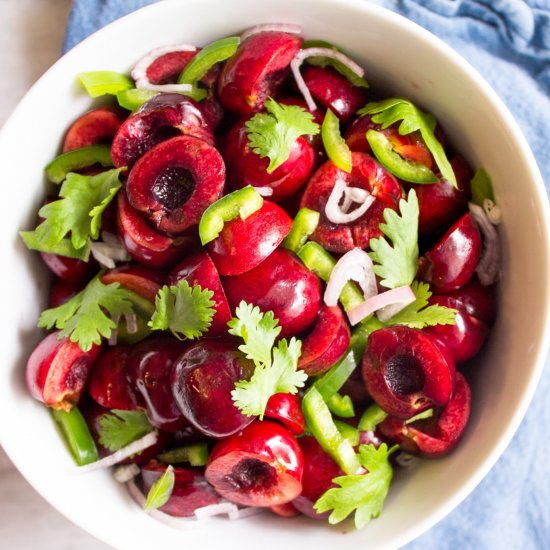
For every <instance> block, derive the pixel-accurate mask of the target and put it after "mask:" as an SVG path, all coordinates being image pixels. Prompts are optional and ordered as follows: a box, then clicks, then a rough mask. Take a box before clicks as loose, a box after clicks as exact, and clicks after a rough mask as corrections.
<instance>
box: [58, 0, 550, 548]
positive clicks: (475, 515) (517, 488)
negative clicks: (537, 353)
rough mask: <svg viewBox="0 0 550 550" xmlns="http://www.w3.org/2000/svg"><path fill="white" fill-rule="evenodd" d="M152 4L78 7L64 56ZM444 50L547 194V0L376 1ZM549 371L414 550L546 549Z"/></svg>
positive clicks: (109, 1) (106, 1) (549, 537)
mask: <svg viewBox="0 0 550 550" xmlns="http://www.w3.org/2000/svg"><path fill="white" fill-rule="evenodd" d="M154 1H155V0H74V5H73V9H72V12H71V16H70V19H69V24H68V28H67V34H66V39H65V44H64V49H65V50H67V49H69V48H71V47H72V46H74V45H75V44H77V43H78V42H79V41H80V40H82V39H83V38H85V37H86V36H88V35H89V34H91V33H92V32H94V31H95V30H97V29H99V28H100V27H102V26H104V25H106V24H107V23H110V22H111V21H113V20H115V19H117V18H119V17H121V16H122V15H125V14H127V13H129V12H131V11H133V10H136V9H138V8H140V7H143V6H145V5H147V4H151V3H153V2H154ZM375 3H376V4H379V5H382V6H385V7H387V8H389V9H391V10H393V11H396V12H398V13H400V14H401V15H404V16H405V17H408V18H409V19H412V20H413V21H415V22H417V23H419V24H420V25H422V26H423V27H425V28H426V29H428V30H429V31H431V32H432V33H434V34H436V35H437V36H439V37H440V38H442V39H443V40H444V41H445V42H447V43H448V44H450V45H451V46H452V47H453V48H454V49H455V50H457V51H458V52H459V53H460V54H461V55H462V56H463V57H465V58H466V59H467V60H468V61H469V62H470V63H471V64H472V65H473V66H474V67H476V68H477V69H478V70H479V71H480V73H481V74H483V75H484V77H485V78H486V79H487V80H488V81H489V83H490V84H491V85H492V86H493V88H494V89H495V90H496V92H497V93H498V94H499V95H500V97H501V98H502V99H503V100H504V102H505V103H506V105H507V106H508V108H509V109H510V111H511V112H512V114H513V115H514V117H515V118H516V120H517V121H518V123H519V125H520V127H521V129H522V130H523V132H524V133H525V135H526V137H527V140H528V141H529V144H530V145H531V148H532V149H533V151H534V153H535V156H536V158H537V161H538V163H539V166H540V169H541V172H542V175H543V178H544V180H545V181H546V185H547V190H548V189H550V187H549V185H550V0H375ZM549 395H550V370H549V368H546V370H545V372H544V374H543V377H542V380H541V383H540V385H539V388H538V390H537V393H536V395H535V398H534V400H533V403H532V405H531V406H530V408H529V411H528V412H527V415H526V417H525V419H524V421H523V423H522V424H521V427H520V429H519V431H518V433H517V434H516V436H515V437H514V439H513V440H512V442H511V444H510V446H509V447H508V449H507V450H506V452H505V453H504V454H503V456H502V457H501V459H500V460H499V461H498V463H497V464H496V465H495V467H494V468H493V469H492V470H491V472H490V473H489V475H488V476H487V477H486V478H485V479H484V480H483V481H482V482H481V484H480V485H479V486H478V487H477V488H476V490H475V491H474V492H473V493H472V494H471V495H470V496H469V497H468V498H467V499H466V500H465V501H464V502H463V503H462V504H461V505H460V506H458V508H456V509H455V510H454V511H453V512H452V513H451V514H450V515H449V516H447V517H446V518H445V519H444V520H443V521H441V522H440V523H439V524H437V525H436V526H435V527H434V528H432V529H431V530H430V531H429V532H427V533H426V534H424V535H423V536H421V537H420V538H418V539H417V540H416V541H414V542H413V543H411V544H409V545H408V546H407V548H408V549H410V550H416V549H418V550H421V549H422V550H431V549H433V550H446V549H449V550H451V549H452V550H455V549H459V550H463V549H468V550H469V549H472V550H484V549H487V550H495V549H499V550H500V549H503V550H504V549H513V550H515V549H520V548H521V549H522V550H531V549H532V550H544V549H550V469H549V462H550V454H549V451H548V449H549V443H548V440H549V435H548V428H547V425H548V422H549V421H550V399H549V397H548V396H549Z"/></svg>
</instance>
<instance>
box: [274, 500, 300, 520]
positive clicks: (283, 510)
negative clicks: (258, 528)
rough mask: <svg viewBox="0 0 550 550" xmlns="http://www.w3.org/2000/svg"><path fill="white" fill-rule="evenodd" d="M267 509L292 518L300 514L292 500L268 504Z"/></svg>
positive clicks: (283, 516)
mask: <svg viewBox="0 0 550 550" xmlns="http://www.w3.org/2000/svg"><path fill="white" fill-rule="evenodd" d="M269 509H270V510H271V511H272V512H273V513H274V514H276V515H277V516H280V517H282V518H294V517H296V516H299V515H300V512H299V511H298V510H297V509H296V508H295V507H294V505H293V504H292V502H285V503H284V504H276V505H275V506H270V507H269Z"/></svg>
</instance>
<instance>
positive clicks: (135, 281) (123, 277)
mask: <svg viewBox="0 0 550 550" xmlns="http://www.w3.org/2000/svg"><path fill="white" fill-rule="evenodd" d="M101 281H102V282H103V283H105V284H106V285H108V284H109V283H120V285H122V286H123V287H125V288H127V289H128V290H131V291H132V292H135V293H136V294H139V295H140V296H143V297H144V298H146V299H147V300H149V301H151V302H154V300H155V297H156V295H157V292H158V291H159V289H160V287H161V286H162V285H163V284H164V274H163V273H161V272H160V271H156V270H153V269H148V268H146V267H141V266H134V265H132V266H122V267H117V268H115V269H111V270H109V271H106V272H105V273H103V275H102V276H101Z"/></svg>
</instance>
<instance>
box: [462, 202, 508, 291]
mask: <svg viewBox="0 0 550 550" xmlns="http://www.w3.org/2000/svg"><path fill="white" fill-rule="evenodd" d="M468 207H469V209H470V213H471V214H472V217H473V218H474V220H475V221H476V223H477V225H478V227H479V230H480V231H481V234H482V235H483V249H482V251H481V257H480V258H479V262H478V263H477V266H476V273H477V276H478V278H479V282H480V283H481V284H482V285H483V286H489V285H492V284H493V283H494V282H495V281H496V280H497V279H498V276H499V270H500V241H499V238H498V233H497V230H496V229H495V226H494V225H493V224H492V223H491V221H490V220H489V218H488V217H487V214H485V211H484V210H483V208H481V206H478V205H477V204H474V203H473V202H470V203H468Z"/></svg>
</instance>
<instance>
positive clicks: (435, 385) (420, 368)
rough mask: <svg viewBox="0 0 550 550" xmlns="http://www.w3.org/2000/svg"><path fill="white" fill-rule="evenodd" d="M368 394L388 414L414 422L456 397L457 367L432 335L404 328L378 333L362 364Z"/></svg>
mask: <svg viewBox="0 0 550 550" xmlns="http://www.w3.org/2000/svg"><path fill="white" fill-rule="evenodd" d="M362 372H363V378H364V380H365V383H366V385H367V390H368V392H369V394H370V395H371V396H372V398H373V399H374V400H375V401H376V403H378V405H379V406H380V407H381V408H382V409H384V410H385V411H386V412H387V413H388V414H391V415H393V416H396V417H398V418H405V419H406V418H410V417H412V416H414V415H415V414H417V413H419V412H421V411H423V410H425V409H428V408H430V407H433V406H444V405H446V404H447V403H448V402H449V400H450V398H451V395H452V392H453V387H454V380H455V365H454V361H453V359H452V357H451V356H450V354H449V352H448V351H447V350H446V349H445V348H444V346H441V345H440V344H439V342H438V341H437V340H436V339H435V338H434V337H433V336H431V335H429V334H427V333H425V332H423V331H421V330H419V329H413V328H409V327H406V326H403V325H394V326H392V327H389V328H384V329H380V330H376V331H374V332H373V333H372V334H371V335H370V336H369V340H368V343H367V348H366V350H365V353H364V355H363V361H362Z"/></svg>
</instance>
